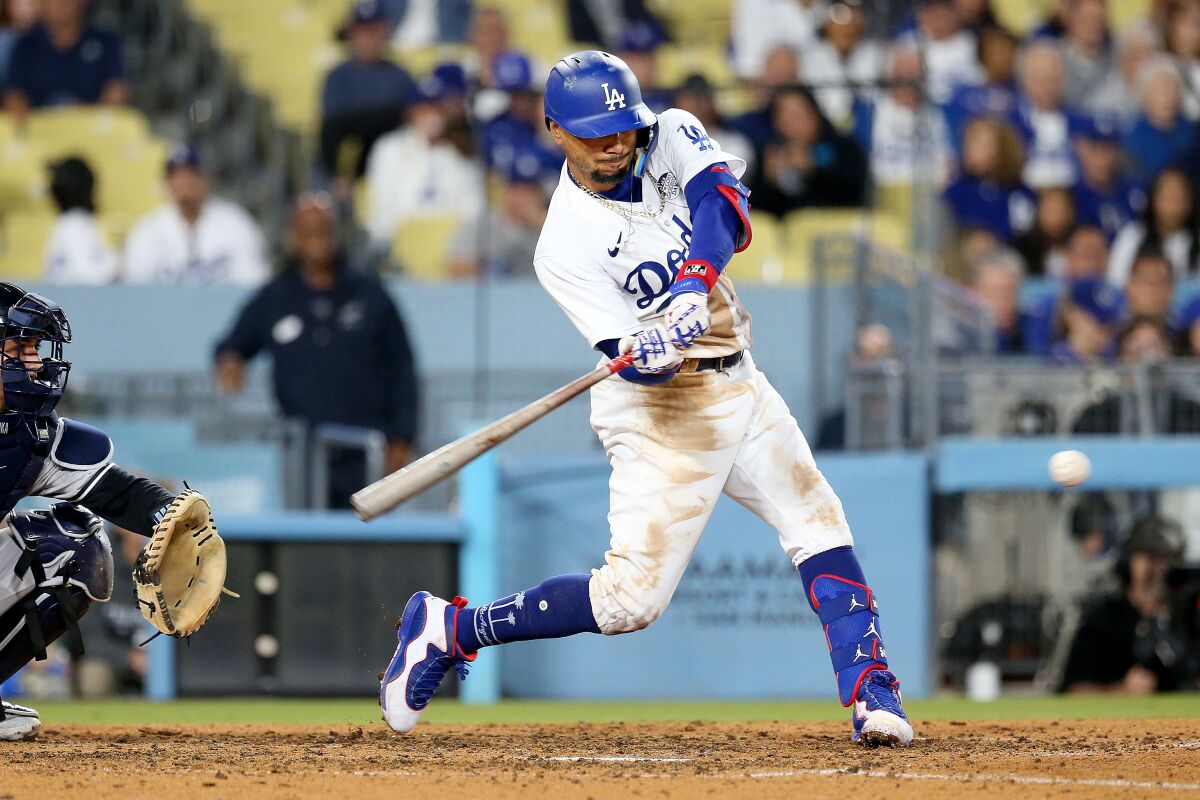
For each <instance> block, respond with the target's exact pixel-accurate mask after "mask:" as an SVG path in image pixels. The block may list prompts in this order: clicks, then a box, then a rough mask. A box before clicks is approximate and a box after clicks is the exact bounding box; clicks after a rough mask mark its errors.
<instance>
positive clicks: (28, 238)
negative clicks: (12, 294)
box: [0, 211, 54, 281]
mask: <svg viewBox="0 0 1200 800" xmlns="http://www.w3.org/2000/svg"><path fill="white" fill-rule="evenodd" d="M53 226H54V216H53V215H52V214H50V213H49V212H48V211H44V212H40V213H39V212H22V213H16V214H9V215H8V216H7V217H6V218H5V220H4V241H3V247H2V249H0V277H3V278H4V279H6V280H9V279H11V280H19V281H27V280H31V279H37V278H40V277H41V275H42V270H43V267H44V263H43V262H44V261H45V257H46V240H47V239H48V238H49V236H50V229H51V228H52V227H53Z"/></svg>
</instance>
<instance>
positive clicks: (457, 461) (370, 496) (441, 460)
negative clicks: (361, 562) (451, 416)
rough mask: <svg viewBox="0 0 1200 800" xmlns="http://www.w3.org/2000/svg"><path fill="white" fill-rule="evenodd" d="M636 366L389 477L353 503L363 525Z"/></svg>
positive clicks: (585, 380) (584, 382)
mask: <svg viewBox="0 0 1200 800" xmlns="http://www.w3.org/2000/svg"><path fill="white" fill-rule="evenodd" d="M632 363H633V356H632V355H628V354H626V355H623V356H618V357H617V358H614V359H613V360H612V361H610V362H608V363H607V364H602V365H601V366H599V367H596V369H594V370H592V371H591V372H589V373H587V374H586V375H581V376H580V377H578V378H576V379H575V380H573V381H571V382H570V383H568V384H567V385H566V386H562V387H560V388H558V389H555V390H554V391H553V392H551V393H550V394H548V395H546V396H545V397H543V398H541V399H539V400H534V401H533V402H532V403H530V404H529V405H527V406H525V407H524V408H521V409H518V410H516V411H514V412H513V413H511V414H509V415H508V416H507V417H502V418H501V419H498V420H496V421H495V422H492V423H490V424H488V425H485V426H484V427H482V428H480V429H479V430H477V431H475V432H474V433H471V434H468V435H467V436H464V437H462V438H461V439H458V440H456V441H453V442H450V444H448V445H445V446H444V447H440V448H438V449H437V450H434V451H433V452H432V453H429V454H428V455H425V456H422V457H421V458H419V459H417V460H416V461H414V462H413V463H411V464H409V465H408V466H407V467H404V468H403V469H400V470H397V471H396V472H393V473H392V474H390V475H385V476H383V477H382V478H380V479H379V480H377V481H375V482H374V483H372V484H371V485H370V486H367V487H364V488H362V489H359V490H358V491H357V492H355V493H354V494H353V495H351V497H350V505H351V506H352V507H353V508H354V511H355V513H357V514H358V516H359V519H361V520H362V521H363V522H370V521H371V520H373V519H375V518H376V517H378V516H379V515H380V514H386V513H387V512H389V511H391V510H392V509H393V508H395V507H396V506H398V505H400V504H401V503H403V502H404V501H405V500H407V499H408V498H410V497H412V496H413V495H415V494H418V493H420V492H423V491H425V490H426V489H428V488H429V487H430V486H433V485H434V484H435V483H437V482H438V481H440V480H442V479H444V478H448V477H450V476H451V475H453V474H454V473H455V472H458V470H460V469H462V468H463V467H464V466H465V465H466V464H467V463H469V462H470V461H473V460H474V459H476V458H478V457H479V456H481V455H483V454H484V453H486V452H487V451H488V450H491V449H492V448H493V447H495V446H496V445H498V444H500V443H501V442H503V441H504V440H505V439H508V438H509V437H510V436H512V435H513V434H514V433H516V432H518V431H520V430H523V429H524V428H526V427H528V426H529V425H530V424H532V423H533V422H536V421H537V420H539V419H541V418H542V417H544V416H546V415H547V414H549V413H550V412H551V411H553V410H554V409H556V408H558V407H559V406H561V405H562V404H564V403H566V402H567V401H568V400H570V399H571V398H573V397H576V396H577V395H580V394H582V393H583V392H585V391H587V390H588V389H590V388H591V387H593V386H595V385H596V384H597V383H599V382H600V381H602V380H604V379H605V378H607V377H608V376H610V375H613V374H615V373H617V372H620V371H621V370H623V369H625V368H626V367H628V366H630V365H631V364H632Z"/></svg>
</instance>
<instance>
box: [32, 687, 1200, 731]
mask: <svg viewBox="0 0 1200 800" xmlns="http://www.w3.org/2000/svg"><path fill="white" fill-rule="evenodd" d="M34 705H35V706H36V708H37V709H38V711H40V712H41V715H42V719H43V720H46V722H47V723H48V724H56V725H80V724H87V725H91V724H102V725H104V724H113V725H149V724H153V725H162V724H169V723H175V724H180V725H187V724H220V725H240V724H267V725H270V724H274V725H283V724H309V725H365V724H370V723H377V722H379V708H378V706H377V705H376V704H375V701H374V699H372V698H362V699H359V698H353V699H269V698H231V699H202V700H178V701H175V702H171V703H150V702H147V701H143V700H127V699H122V700H101V701H69V702H63V701H41V702H36V703H34ZM905 707H906V709H907V710H908V713H909V716H911V717H912V718H913V719H914V720H1056V719H1060V720H1071V719H1146V718H1152V717H1160V718H1161V717H1193V718H1196V717H1200V694H1188V695H1159V696H1153V697H1012V698H1003V699H1001V700H998V701H996V702H994V703H972V702H970V701H968V700H965V699H962V698H957V697H945V698H937V699H932V700H913V701H909V702H906V703H905ZM846 715H847V712H846V711H845V709H842V708H840V707H839V706H838V705H837V704H836V703H833V702H829V701H812V700H805V701H794V700H779V701H775V702H645V701H625V702H550V701H533V700H508V701H505V702H502V703H500V704H498V705H494V706H468V705H463V704H461V703H458V702H455V701H453V700H435V701H434V702H433V703H432V704H431V705H430V707H429V710H428V711H427V712H426V713H425V716H424V718H423V719H424V720H425V721H426V722H428V723H435V724H436V723H442V724H471V725H486V724H509V723H547V724H549V723H571V722H692V721H700V722H771V721H779V722H820V721H831V720H843V719H845V718H846ZM380 724H382V723H380Z"/></svg>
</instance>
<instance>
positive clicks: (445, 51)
mask: <svg viewBox="0 0 1200 800" xmlns="http://www.w3.org/2000/svg"><path fill="white" fill-rule="evenodd" d="M465 53H466V48H464V47H462V46H459V45H433V46H431V47H409V48H403V49H401V48H397V49H394V50H392V58H394V59H396V61H397V63H399V64H400V66H402V67H404V68H405V69H406V70H408V71H409V72H410V73H412V76H413V77H414V78H416V79H417V80H420V78H421V77H422V76H423V75H427V74H429V73H430V72H432V71H433V68H434V67H436V66H437V65H438V64H441V63H443V62H446V61H462V59H463V57H464V55H465Z"/></svg>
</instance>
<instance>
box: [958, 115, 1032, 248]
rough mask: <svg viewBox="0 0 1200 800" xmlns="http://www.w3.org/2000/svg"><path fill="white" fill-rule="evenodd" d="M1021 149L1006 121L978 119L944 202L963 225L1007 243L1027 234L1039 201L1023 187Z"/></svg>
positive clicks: (969, 127) (966, 138) (968, 132)
mask: <svg viewBox="0 0 1200 800" xmlns="http://www.w3.org/2000/svg"><path fill="white" fill-rule="evenodd" d="M1022 163H1023V158H1022V149H1021V143H1020V140H1019V138H1018V137H1017V134H1016V132H1015V131H1014V130H1013V129H1012V127H1011V126H1010V125H1009V124H1008V123H1007V122H1005V121H1004V120H1001V119H996V118H993V117H978V118H976V119H974V120H972V121H971V122H970V123H969V124H968V125H967V128H966V131H965V132H964V139H963V152H962V160H961V164H960V172H959V175H958V177H957V178H955V179H954V181H953V182H952V183H951V184H950V185H949V186H947V187H946V191H945V192H943V194H942V198H943V200H945V202H946V205H947V206H948V207H949V210H950V212H951V213H952V214H953V215H954V220H955V222H956V223H957V224H958V225H959V227H975V228H984V229H986V230H989V231H991V232H992V233H993V234H994V235H995V236H996V238H998V239H999V240H1000V241H1002V242H1009V241H1012V239H1013V238H1014V236H1016V235H1018V234H1020V233H1023V232H1024V231H1026V230H1028V229H1029V227H1030V226H1031V225H1032V224H1033V219H1034V199H1033V195H1032V194H1030V192H1029V190H1028V189H1026V188H1025V187H1024V186H1022V185H1021V165H1022Z"/></svg>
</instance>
